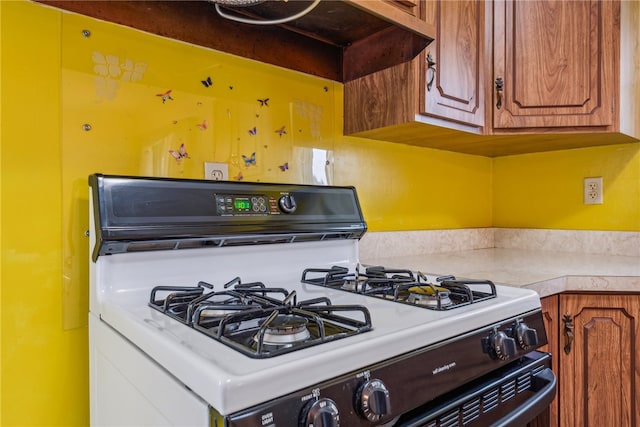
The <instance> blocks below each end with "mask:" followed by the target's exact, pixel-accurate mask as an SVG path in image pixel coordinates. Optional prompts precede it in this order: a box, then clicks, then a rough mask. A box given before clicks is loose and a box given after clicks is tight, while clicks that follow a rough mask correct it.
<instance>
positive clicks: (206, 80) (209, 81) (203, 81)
mask: <svg viewBox="0 0 640 427" xmlns="http://www.w3.org/2000/svg"><path fill="white" fill-rule="evenodd" d="M200 81H201V82H202V84H203V85H204V87H211V85H213V81H212V80H211V77H207V78H206V79H205V80H200Z"/></svg>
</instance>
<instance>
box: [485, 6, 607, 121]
mask: <svg viewBox="0 0 640 427" xmlns="http://www.w3.org/2000/svg"><path fill="white" fill-rule="evenodd" d="M615 10H618V11H619V2H618V1H617V0H612V1H611V0H603V1H600V0H583V1H571V0H554V1H548V0H532V1H519V0H496V1H495V2H494V69H493V72H494V75H493V80H494V82H497V81H498V80H499V81H500V83H494V88H493V101H492V103H493V105H492V108H493V128H494V129H499V128H544V127H580V126H610V125H612V124H613V118H614V114H613V111H612V109H613V107H614V105H615V104H614V100H613V94H614V93H615V92H614V85H615V84H616V81H617V78H616V77H614V58H615V51H614V46H616V44H614V40H617V38H618V37H619V34H616V31H615V27H614V15H615V14H614V11H615Z"/></svg>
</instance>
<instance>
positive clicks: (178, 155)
mask: <svg viewBox="0 0 640 427" xmlns="http://www.w3.org/2000/svg"><path fill="white" fill-rule="evenodd" d="M169 154H171V155H172V156H173V157H174V158H175V159H176V162H178V163H179V162H180V160H182V159H190V158H191V157H189V153H187V150H186V148H185V147H184V144H180V149H179V150H178V151H175V150H169Z"/></svg>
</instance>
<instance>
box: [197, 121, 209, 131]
mask: <svg viewBox="0 0 640 427" xmlns="http://www.w3.org/2000/svg"><path fill="white" fill-rule="evenodd" d="M198 129H200V130H207V129H209V122H208V121H207V120H204V121H203V122H202V123H201V124H198Z"/></svg>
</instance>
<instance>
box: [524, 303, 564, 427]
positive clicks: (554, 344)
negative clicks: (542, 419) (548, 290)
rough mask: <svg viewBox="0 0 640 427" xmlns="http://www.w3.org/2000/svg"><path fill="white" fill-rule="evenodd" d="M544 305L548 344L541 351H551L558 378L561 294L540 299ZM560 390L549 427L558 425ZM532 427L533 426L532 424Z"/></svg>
mask: <svg viewBox="0 0 640 427" xmlns="http://www.w3.org/2000/svg"><path fill="white" fill-rule="evenodd" d="M540 303H541V305H542V318H543V319H544V328H545V332H546V333H547V345H545V346H544V347H541V348H540V351H545V352H547V353H551V356H552V359H551V369H552V370H553V372H554V373H555V374H556V378H559V372H560V370H559V361H560V354H559V353H560V341H559V335H558V331H559V330H560V329H559V328H560V317H559V296H558V295H551V296H548V297H545V298H542V299H541V300H540ZM559 400H560V399H559V397H558V391H556V397H555V399H553V402H551V406H550V407H549V419H548V425H549V427H558V421H559V412H558V402H559ZM531 427H532V426H531Z"/></svg>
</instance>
